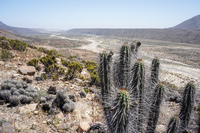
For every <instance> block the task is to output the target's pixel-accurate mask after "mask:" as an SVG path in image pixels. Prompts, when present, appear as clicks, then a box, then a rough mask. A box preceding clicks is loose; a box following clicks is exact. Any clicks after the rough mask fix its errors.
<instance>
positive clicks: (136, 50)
mask: <svg viewBox="0 0 200 133" xmlns="http://www.w3.org/2000/svg"><path fill="white" fill-rule="evenodd" d="M140 46H141V42H137V43H136V47H135V52H136V54H137V52H138V50H139V47H140Z"/></svg>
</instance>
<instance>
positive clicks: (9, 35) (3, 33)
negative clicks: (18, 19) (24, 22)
mask: <svg viewBox="0 0 200 133" xmlns="http://www.w3.org/2000/svg"><path fill="white" fill-rule="evenodd" d="M2 36H3V37H6V38H8V39H14V40H15V39H16V40H20V41H28V40H29V39H27V38H24V37H21V36H18V35H14V34H12V33H10V32H8V31H5V30H3V29H0V37H2Z"/></svg>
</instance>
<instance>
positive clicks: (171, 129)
mask: <svg viewBox="0 0 200 133" xmlns="http://www.w3.org/2000/svg"><path fill="white" fill-rule="evenodd" d="M178 125H179V118H178V116H173V117H172V118H171V119H170V121H169V124H168V127H167V133H177V131H178Z"/></svg>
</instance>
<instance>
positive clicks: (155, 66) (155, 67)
mask: <svg viewBox="0 0 200 133" xmlns="http://www.w3.org/2000/svg"><path fill="white" fill-rule="evenodd" d="M159 66H160V61H159V59H158V57H155V58H154V59H153V60H152V65H151V79H150V80H151V81H150V86H151V87H152V89H153V88H154V86H155V85H156V84H157V83H158V75H159Z"/></svg>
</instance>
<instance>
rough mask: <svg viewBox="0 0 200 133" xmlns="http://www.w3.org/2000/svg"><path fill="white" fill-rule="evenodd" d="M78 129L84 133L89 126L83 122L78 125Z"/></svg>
mask: <svg viewBox="0 0 200 133" xmlns="http://www.w3.org/2000/svg"><path fill="white" fill-rule="evenodd" d="M80 128H81V129H82V130H83V131H84V132H85V131H87V130H88V129H89V128H90V125H89V123H87V122H85V121H84V122H81V123H80Z"/></svg>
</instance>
